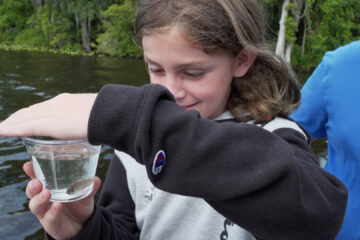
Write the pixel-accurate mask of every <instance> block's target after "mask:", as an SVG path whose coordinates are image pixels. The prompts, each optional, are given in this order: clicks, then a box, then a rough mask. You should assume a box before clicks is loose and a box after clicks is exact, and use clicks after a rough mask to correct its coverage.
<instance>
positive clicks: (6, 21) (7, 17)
mask: <svg viewBox="0 0 360 240" xmlns="http://www.w3.org/2000/svg"><path fill="white" fill-rule="evenodd" d="M32 13H33V6H32V4H31V1H29V0H16V1H13V0H2V1H0V41H2V42H11V41H13V40H14V39H15V37H16V34H17V33H19V32H20V31H22V30H23V29H25V28H26V22H27V19H28V18H29V17H30V16H31V15H32Z"/></svg>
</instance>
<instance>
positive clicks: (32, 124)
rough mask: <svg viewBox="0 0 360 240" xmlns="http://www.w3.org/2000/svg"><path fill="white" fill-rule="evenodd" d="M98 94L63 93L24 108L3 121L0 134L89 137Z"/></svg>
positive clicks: (11, 135)
mask: <svg viewBox="0 0 360 240" xmlns="http://www.w3.org/2000/svg"><path fill="white" fill-rule="evenodd" d="M96 96H97V94H67V93H63V94H60V95H58V96H56V97H54V98H52V99H50V100H47V101H44V102H41V103H38V104H35V105H32V106H30V107H27V108H23V109H20V110H19V111H17V112H15V113H14V114H12V115H11V116H10V117H9V118H8V119H6V120H4V121H3V122H1V123H0V136H7V137H15V136H49V137H53V138H58V139H80V138H87V126H88V120H89V116H90V111H91V108H92V106H93V104H94V101H95V98H96Z"/></svg>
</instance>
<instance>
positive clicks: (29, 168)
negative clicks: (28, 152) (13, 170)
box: [23, 161, 35, 178]
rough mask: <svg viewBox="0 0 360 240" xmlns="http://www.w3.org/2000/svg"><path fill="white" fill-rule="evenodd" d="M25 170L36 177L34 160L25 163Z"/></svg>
mask: <svg viewBox="0 0 360 240" xmlns="http://www.w3.org/2000/svg"><path fill="white" fill-rule="evenodd" d="M23 170H24V172H25V173H26V175H28V176H29V177H30V178H35V173H34V168H33V165H32V162H30V161H29V162H26V163H24V165H23Z"/></svg>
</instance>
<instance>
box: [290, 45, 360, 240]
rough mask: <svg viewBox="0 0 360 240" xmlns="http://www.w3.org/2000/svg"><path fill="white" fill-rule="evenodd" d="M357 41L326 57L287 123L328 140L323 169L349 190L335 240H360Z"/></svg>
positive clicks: (359, 55)
mask: <svg viewBox="0 0 360 240" xmlns="http://www.w3.org/2000/svg"><path fill="white" fill-rule="evenodd" d="M359 93H360V41H355V42H352V43H350V44H348V45H345V46H342V47H339V48H338V49H336V50H335V51H330V52H327V53H326V54H325V55H324V57H323V59H322V62H321V63H320V65H319V66H318V67H317V68H316V70H315V71H314V73H313V74H312V75H311V76H310V78H309V79H308V80H307V81H306V83H305V85H304V86H303V88H302V90H301V94H302V100H301V104H300V107H299V108H298V110H297V111H295V112H294V113H293V114H292V115H291V118H293V119H294V120H296V121H297V122H298V123H300V125H302V126H303V127H304V128H305V129H306V130H307V131H308V132H309V133H310V135H311V136H312V137H314V138H324V137H327V138H328V161H327V164H326V166H325V169H326V170H328V171H329V172H331V173H332V174H334V175H335V176H337V177H338V178H339V179H341V180H342V181H343V182H344V183H345V185H346V187H347V188H348V191H349V200H348V205H347V210H346V214H345V220H344V223H343V226H342V228H341V230H340V233H339V235H338V237H337V239H341V240H359V239H360V138H359V134H360V124H359V122H358V121H359V119H360V107H359V106H358V102H359V100H358V99H359Z"/></svg>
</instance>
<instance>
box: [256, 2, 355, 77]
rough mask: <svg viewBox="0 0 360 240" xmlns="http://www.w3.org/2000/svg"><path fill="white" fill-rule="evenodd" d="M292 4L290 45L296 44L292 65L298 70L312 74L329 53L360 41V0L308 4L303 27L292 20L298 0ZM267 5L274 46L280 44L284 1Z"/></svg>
mask: <svg viewBox="0 0 360 240" xmlns="http://www.w3.org/2000/svg"><path fill="white" fill-rule="evenodd" d="M290 2H291V3H290V4H289V6H288V9H289V10H290V11H289V17H288V18H287V19H286V42H291V41H294V40H295V45H294V48H293V51H292V57H291V63H292V64H293V65H294V66H295V67H296V68H298V69H303V70H304V69H305V70H311V69H313V68H314V67H316V66H317V65H318V64H319V63H320V61H321V59H322V56H323V55H324V53H325V52H326V51H329V50H333V49H336V48H337V47H339V46H342V45H345V44H347V43H350V42H352V41H355V40H360V34H359V33H360V1H359V0H342V1H339V0H306V1H305V2H306V4H307V11H306V15H305V17H303V18H301V19H300V22H299V23H296V21H294V18H293V17H292V16H293V11H295V10H296V6H294V0H291V1H290ZM263 3H264V6H265V9H266V12H267V14H268V15H267V18H268V21H267V24H268V27H269V29H270V30H269V32H268V37H269V40H270V42H276V40H277V34H278V29H279V19H280V14H281V7H282V3H283V0H263ZM304 8H305V6H304ZM304 37H305V41H303V38H304Z"/></svg>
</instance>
